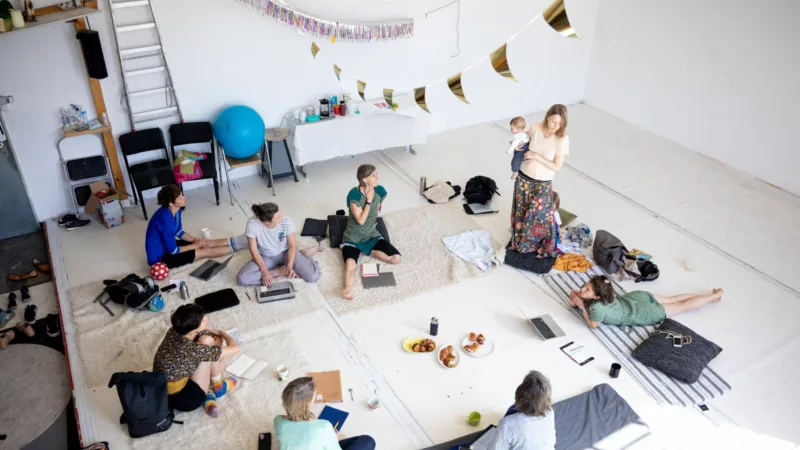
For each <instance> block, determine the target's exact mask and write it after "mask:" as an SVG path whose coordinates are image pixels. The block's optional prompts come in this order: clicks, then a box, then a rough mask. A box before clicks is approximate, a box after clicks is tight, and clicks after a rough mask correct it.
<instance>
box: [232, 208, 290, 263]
mask: <svg viewBox="0 0 800 450" xmlns="http://www.w3.org/2000/svg"><path fill="white" fill-rule="evenodd" d="M293 233H294V223H293V222H292V219H290V218H288V217H284V218H283V220H281V223H279V224H278V225H277V226H276V227H275V228H267V226H266V225H264V223H263V222H262V221H260V220H258V218H256V217H252V218H251V219H250V220H248V221H247V230H246V231H245V233H244V234H245V235H247V237H249V238H253V239H255V240H256V242H258V252H259V253H261V254H262V255H264V256H278V255H280V254H281V253H283V252H285V251H286V250H288V249H289V236H291V235H292V234H293Z"/></svg>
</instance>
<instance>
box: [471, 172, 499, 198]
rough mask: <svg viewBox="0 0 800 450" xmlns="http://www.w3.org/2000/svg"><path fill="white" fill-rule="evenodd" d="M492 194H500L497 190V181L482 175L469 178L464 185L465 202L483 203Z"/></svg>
mask: <svg viewBox="0 0 800 450" xmlns="http://www.w3.org/2000/svg"><path fill="white" fill-rule="evenodd" d="M494 194H497V195H500V193H499V192H497V183H495V182H494V180H493V179H491V178H489V177H484V176H482V175H478V176H477V177H472V178H470V179H469V181H467V184H466V186H464V198H465V199H466V200H467V203H480V204H483V205H485V204H486V202H488V201H489V200H491V199H492V196H494Z"/></svg>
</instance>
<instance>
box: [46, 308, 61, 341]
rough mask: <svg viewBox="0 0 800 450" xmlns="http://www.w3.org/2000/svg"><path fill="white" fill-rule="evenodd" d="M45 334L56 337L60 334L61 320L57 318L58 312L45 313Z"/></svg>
mask: <svg viewBox="0 0 800 450" xmlns="http://www.w3.org/2000/svg"><path fill="white" fill-rule="evenodd" d="M46 320H47V335H48V336H50V337H56V336H58V335H60V334H61V321H60V320H58V314H48V315H47V319H46Z"/></svg>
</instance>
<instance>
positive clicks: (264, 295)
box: [256, 281, 295, 303]
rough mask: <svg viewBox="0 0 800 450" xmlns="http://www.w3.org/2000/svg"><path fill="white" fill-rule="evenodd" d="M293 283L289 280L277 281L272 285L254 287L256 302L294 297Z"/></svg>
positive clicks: (269, 301)
mask: <svg viewBox="0 0 800 450" xmlns="http://www.w3.org/2000/svg"><path fill="white" fill-rule="evenodd" d="M294 295H295V294H294V285H293V284H292V282H291V281H279V282H277V283H273V284H272V286H270V287H266V286H259V287H257V288H256V301H257V302H258V303H272V302H278V301H281V300H289V299H290V298H294Z"/></svg>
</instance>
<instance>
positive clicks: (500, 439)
mask: <svg viewBox="0 0 800 450" xmlns="http://www.w3.org/2000/svg"><path fill="white" fill-rule="evenodd" d="M552 392H553V389H552V387H551V386H550V380H548V379H547V377H545V376H544V375H542V374H541V373H539V372H537V371H535V370H532V371H530V372H529V373H528V375H526V376H525V379H523V380H522V384H520V385H519V386H518V387H517V391H516V393H515V395H514V400H515V401H514V412H513V413H511V414H508V415H506V416H505V417H503V419H502V420H501V421H500V425H498V426H497V433H495V436H494V439H493V441H492V442H491V444H490V445H489V448H490V449H491V450H553V449H554V448H555V445H556V424H555V414H554V413H553V406H552V400H551V395H552Z"/></svg>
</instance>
